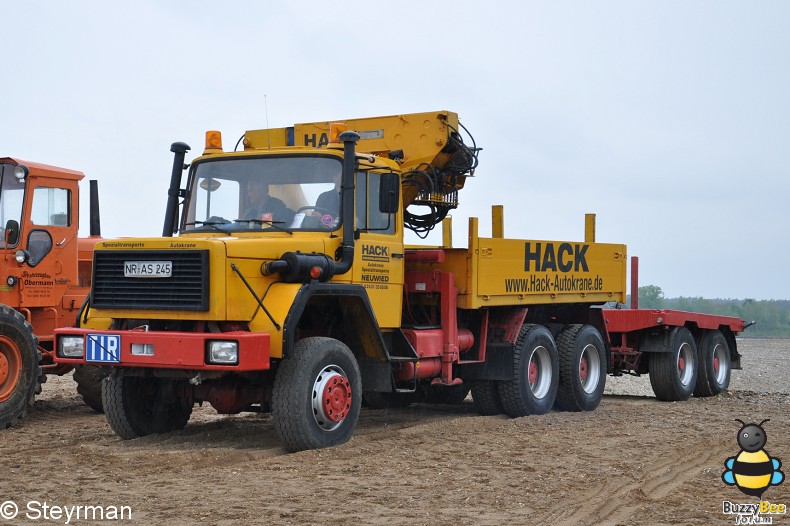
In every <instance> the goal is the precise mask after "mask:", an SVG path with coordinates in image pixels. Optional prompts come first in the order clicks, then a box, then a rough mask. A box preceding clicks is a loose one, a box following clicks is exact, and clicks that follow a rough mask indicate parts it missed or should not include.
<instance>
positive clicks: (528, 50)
mask: <svg viewBox="0 0 790 526" xmlns="http://www.w3.org/2000/svg"><path fill="white" fill-rule="evenodd" d="M0 8H1V9H2V15H3V21H4V23H3V32H2V34H3V43H2V45H1V46H0V54H2V66H3V71H4V76H5V79H4V80H3V81H2V82H0V104H2V120H3V126H2V127H0V156H14V157H20V158H22V159H27V160H30V161H37V162H44V163H47V164H54V165H58V166H63V167H67V168H73V169H78V170H82V171H83V172H85V174H86V175H87V178H93V179H98V180H99V189H100V194H101V209H102V229H103V232H102V233H103V235H104V236H105V237H117V236H158V235H159V234H161V230H162V218H163V215H164V208H165V202H166V189H167V185H168V182H169V177H170V169H171V163H172V157H171V153H170V151H169V149H170V144H171V143H172V142H174V141H184V142H187V143H188V144H190V145H191V146H192V152H191V153H192V154H199V153H200V152H201V151H202V147H203V142H204V132H205V131H206V130H208V129H217V130H221V131H222V132H223V136H224V140H225V145H226V148H232V146H233V144H235V142H236V140H237V139H238V138H239V137H240V136H241V135H242V134H243V133H244V131H245V130H248V129H258V128H264V127H266V113H267V106H268V122H269V126H271V127H282V126H288V125H291V124H293V123H296V122H310V121H324V120H333V119H339V118H352V117H367V116H376V115H390V114H398V113H413V112H422V111H433V110H442V109H446V110H450V111H455V112H457V113H458V114H459V116H460V118H461V121H462V122H463V123H464V125H465V126H466V127H467V128H468V129H469V130H470V131H471V132H472V134H473V135H474V138H475V140H476V141H477V143H478V145H479V146H482V147H483V152H482V153H481V154H480V167H479V169H478V171H477V172H476V177H475V179H474V180H471V181H469V182H468V183H467V186H466V188H465V189H464V191H463V192H462V193H461V195H460V200H461V206H460V207H459V209H458V210H456V211H455V213H454V214H453V217H454V226H455V231H454V238H455V242H456V245H461V244H463V243H465V240H466V227H467V218H468V217H469V216H478V217H480V219H481V220H480V224H481V234H485V235H489V234H490V222H491V220H490V216H491V213H490V205H491V204H502V205H504V206H505V234H506V236H507V237H517V238H525V239H557V240H581V239H583V236H584V214H585V213H589V212H593V213H596V214H597V217H598V220H597V227H598V228H597V234H598V236H597V239H598V241H601V242H611V243H624V244H626V245H628V251H629V254H630V255H638V256H639V257H640V271H641V272H640V278H641V283H642V284H653V285H658V286H660V287H661V288H662V289H663V290H664V292H665V294H666V295H667V296H681V295H682V296H706V297H724V298H757V299H790V278H789V277H788V262H790V240H789V239H788V234H790V232H789V229H788V227H789V226H790V206H788V193H789V192H788V188H789V187H790V177H788V175H789V174H788V172H789V171H790V144H789V143H788V141H789V140H790V29H789V28H790V2H785V1H748V2H747V1H743V2H734V1H718V0H717V1H687V0H683V1H666V0H661V1H642V2H637V1H591V0H583V1H582V0H580V1H551V2H549V1H545V2H533V1H524V0H519V1H514V2H495V1H491V2H465V1H453V2H444V1H442V2H429V1H425V0H421V1H419V2H411V1H398V2H394V1H392V2H372V1H367V2H361V1H351V2H348V1H345V2H285V1H273V2H263V1H262V2H203V1H190V2H165V1H160V2H156V1H146V0H136V1H134V2H124V3H120V2H107V1H95V2H94V1H90V2H89V1H73V2H56V1H51V2H40V1H28V0H26V1H22V0H18V1H15V2H9V1H0ZM264 95H265V96H266V98H265V99H264ZM265 100H266V103H265V102H264V101H265ZM193 156H194V155H192V156H190V157H188V159H191V158H192V157H193ZM82 188H83V194H84V196H85V198H84V199H83V200H82V201H83V202H82V204H83V207H82V208H83V215H82V217H83V222H82V228H81V230H82V231H83V232H84V233H85V234H87V182H85V183H84V185H83V187H82ZM429 242H433V243H438V242H439V237H438V236H435V237H431V238H429Z"/></svg>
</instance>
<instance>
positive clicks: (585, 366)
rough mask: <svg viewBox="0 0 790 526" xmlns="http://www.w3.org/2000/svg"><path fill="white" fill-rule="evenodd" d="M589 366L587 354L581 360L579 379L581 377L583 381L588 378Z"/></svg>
mask: <svg viewBox="0 0 790 526" xmlns="http://www.w3.org/2000/svg"><path fill="white" fill-rule="evenodd" d="M589 367H590V364H589V362H588V358H587V356H584V357H583V358H582V359H581V361H580V362H579V379H581V381H582V382H584V381H585V380H586V379H587V370H588V369H589Z"/></svg>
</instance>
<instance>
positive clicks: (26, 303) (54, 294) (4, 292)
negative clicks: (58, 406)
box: [0, 157, 102, 429]
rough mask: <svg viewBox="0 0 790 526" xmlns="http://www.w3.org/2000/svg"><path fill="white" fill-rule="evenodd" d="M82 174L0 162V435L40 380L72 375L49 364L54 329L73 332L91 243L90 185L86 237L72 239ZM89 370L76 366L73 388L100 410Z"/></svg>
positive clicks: (94, 218)
mask: <svg viewBox="0 0 790 526" xmlns="http://www.w3.org/2000/svg"><path fill="white" fill-rule="evenodd" d="M84 177H85V175H84V174H83V173H82V172H78V171H75V170H68V169H65V168H58V167H56V166H49V165H46V164H40V163H34V162H29V161H23V160H21V159H16V158H11V157H5V158H0V221H2V224H3V225H4V229H5V230H4V235H3V238H2V240H0V243H2V251H3V258H2V262H1V263H0V268H1V269H2V277H1V278H0V280H1V281H0V429H5V428H6V427H8V426H10V425H12V424H13V423H14V422H16V421H17V420H19V419H21V418H23V417H24V416H25V413H26V411H27V408H28V406H30V405H32V404H33V401H34V398H35V395H36V394H38V393H40V392H41V384H42V383H44V382H45V381H46V378H47V375H49V374H57V375H63V374H66V373H68V372H70V371H71V370H72V369H74V367H73V366H71V365H64V364H56V363H55V362H54V360H53V350H52V349H53V347H52V343H53V341H54V336H53V334H54V331H55V329H57V328H59V327H68V326H79V324H80V323H79V317H78V314H79V312H80V308H81V307H82V305H83V303H84V301H85V297H86V296H87V294H88V292H89V291H90V284H91V275H92V268H93V246H94V245H95V244H96V242H97V241H99V240H100V239H101V238H100V237H99V236H100V232H99V230H100V227H99V213H98V198H97V196H98V191H97V186H96V181H91V182H90V183H91V186H90V188H91V213H90V216H91V223H90V224H91V229H90V237H88V238H80V237H79V236H78V228H79V182H80V181H81V180H82V179H83V178H84ZM97 370H98V369H97V368H95V367H92V366H88V367H81V366H78V367H77V368H76V370H75V373H74V379H75V381H76V382H77V390H78V391H79V392H80V394H81V395H82V397H83V399H84V400H85V402H86V403H87V404H88V405H89V406H91V407H92V408H93V409H96V410H97V411H101V409H102V406H101V383H100V380H99V378H98V376H97V375H96V372H97Z"/></svg>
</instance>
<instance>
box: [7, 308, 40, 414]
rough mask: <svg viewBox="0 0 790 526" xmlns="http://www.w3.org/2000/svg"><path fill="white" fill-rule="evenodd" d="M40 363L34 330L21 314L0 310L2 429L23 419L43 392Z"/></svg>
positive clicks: (9, 310)
mask: <svg viewBox="0 0 790 526" xmlns="http://www.w3.org/2000/svg"><path fill="white" fill-rule="evenodd" d="M40 360H41V353H40V352H39V350H38V342H37V340H36V337H35V336H34V335H33V327H31V326H30V324H29V323H28V322H27V321H26V320H25V317H24V316H22V315H21V314H20V313H19V312H17V311H15V310H14V309H11V308H10V307H6V306H2V307H0V429H5V428H6V427H9V426H11V425H13V424H14V423H15V422H16V421H17V420H18V419H21V418H23V417H24V416H25V413H26V412H27V407H28V406H30V405H33V402H34V400H35V396H36V393H39V392H41V378H42V373H41V365H40V363H39V362H40Z"/></svg>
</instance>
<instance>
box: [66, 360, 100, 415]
mask: <svg viewBox="0 0 790 526" xmlns="http://www.w3.org/2000/svg"><path fill="white" fill-rule="evenodd" d="M72 378H74V381H75V382H76V383H77V393H79V395H80V396H81V397H82V401H83V402H85V405H87V406H88V407H90V408H91V409H93V410H94V411H96V412H98V413H103V412H104V406H103V405H102V402H101V381H102V376H101V369H99V368H98V367H97V366H95V365H78V366H76V367H75V368H74V374H73V375H72Z"/></svg>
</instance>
